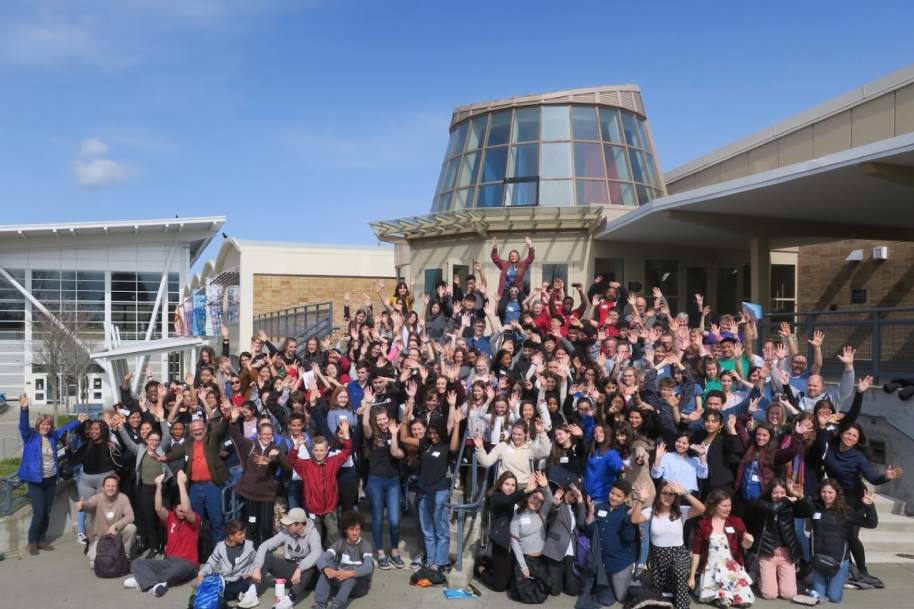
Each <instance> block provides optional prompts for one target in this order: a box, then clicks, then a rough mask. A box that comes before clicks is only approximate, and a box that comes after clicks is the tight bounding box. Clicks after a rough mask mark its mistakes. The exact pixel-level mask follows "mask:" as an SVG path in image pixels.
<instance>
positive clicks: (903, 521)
mask: <svg viewBox="0 0 914 609" xmlns="http://www.w3.org/2000/svg"><path fill="white" fill-rule="evenodd" d="M876 511H877V513H878V514H879V526H878V527H876V529H874V530H873V532H874V533H895V534H899V533H907V534H908V535H910V537H908V536H905V537H906V539H909V540H910V541H911V542H912V550H914V518H911V517H910V516H899V515H898V514H892V513H890V512H882V511H880V510H879V507H877V508H876ZM869 531H870V529H860V539H866V535H865V532H866V533H869Z"/></svg>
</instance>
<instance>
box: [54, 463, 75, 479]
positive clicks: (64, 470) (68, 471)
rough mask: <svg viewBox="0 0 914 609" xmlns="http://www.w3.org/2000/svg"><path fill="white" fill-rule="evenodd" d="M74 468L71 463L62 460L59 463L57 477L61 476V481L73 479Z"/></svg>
mask: <svg viewBox="0 0 914 609" xmlns="http://www.w3.org/2000/svg"><path fill="white" fill-rule="evenodd" d="M74 473H75V472H74V471H73V466H72V465H70V463H69V461H67V460H66V459H61V460H60V461H58V463H57V475H58V476H60V479H61V480H69V479H70V478H72V477H73V474H74Z"/></svg>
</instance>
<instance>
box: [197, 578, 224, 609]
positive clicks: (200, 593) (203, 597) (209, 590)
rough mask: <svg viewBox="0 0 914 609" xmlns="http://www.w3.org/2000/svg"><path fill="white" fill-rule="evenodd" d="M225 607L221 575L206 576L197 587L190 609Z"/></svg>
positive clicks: (219, 608)
mask: <svg viewBox="0 0 914 609" xmlns="http://www.w3.org/2000/svg"><path fill="white" fill-rule="evenodd" d="M223 607H225V580H224V579H222V576H221V575H215V574H213V575H207V576H206V577H204V578H203V581H202V582H200V585H199V586H197V592H196V593H195V594H194V598H193V604H192V605H191V609H222V608H223Z"/></svg>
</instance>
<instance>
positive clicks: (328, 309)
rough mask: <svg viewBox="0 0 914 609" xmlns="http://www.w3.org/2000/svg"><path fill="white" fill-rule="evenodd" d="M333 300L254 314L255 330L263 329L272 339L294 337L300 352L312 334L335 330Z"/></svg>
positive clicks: (319, 334) (323, 333) (322, 335)
mask: <svg viewBox="0 0 914 609" xmlns="http://www.w3.org/2000/svg"><path fill="white" fill-rule="evenodd" d="M333 329H334V328H333V302H331V301H327V302H315V303H310V304H303V305H299V306H297V307H290V308H288V309H282V310H279V311H271V312H270V313H263V314H261V315H255V316H254V331H255V332H257V331H259V330H263V331H264V332H265V333H266V335H267V336H268V337H269V338H270V339H271V340H282V339H283V338H287V337H288V338H294V339H296V340H297V341H298V351H299V353H302V352H304V349H305V340H307V339H308V338H309V337H310V336H320V337H324V336H327V335H329V334H330V333H331V332H333Z"/></svg>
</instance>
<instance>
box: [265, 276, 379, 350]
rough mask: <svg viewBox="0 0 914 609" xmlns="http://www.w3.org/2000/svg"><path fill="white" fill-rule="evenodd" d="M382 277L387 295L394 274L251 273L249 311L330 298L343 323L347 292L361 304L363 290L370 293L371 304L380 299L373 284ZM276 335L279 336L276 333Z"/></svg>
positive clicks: (335, 317) (338, 320) (338, 322)
mask: <svg viewBox="0 0 914 609" xmlns="http://www.w3.org/2000/svg"><path fill="white" fill-rule="evenodd" d="M379 280H383V281H384V285H385V289H386V292H387V294H388V295H390V294H392V293H393V290H394V286H395V285H396V282H395V281H394V279H393V277H392V276H390V277H331V276H318V275H261V274H255V275H254V309H253V313H252V315H260V314H262V313H269V312H270V311H278V310H280V309H286V308H288V307H294V306H297V305H300V304H308V303H311V302H325V301H328V300H331V301H333V323H334V325H341V324H342V323H343V304H344V300H343V299H344V296H345V295H346V292H350V293H351V298H352V304H353V306H356V307H359V306H362V303H363V300H362V293H363V292H366V293H368V294H370V295H371V297H372V299H373V301H374V305H375V306H376V307H377V306H378V304H379V302H378V299H377V294H376V293H375V291H374V289H373V286H374V284H375V283H377V282H378V281H379ZM276 338H278V337H276Z"/></svg>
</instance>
